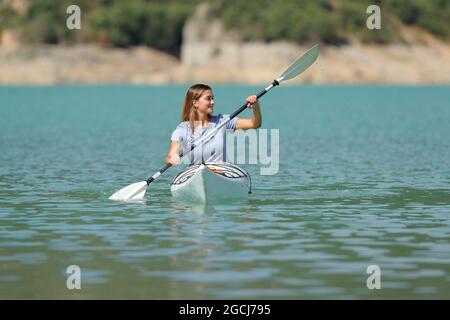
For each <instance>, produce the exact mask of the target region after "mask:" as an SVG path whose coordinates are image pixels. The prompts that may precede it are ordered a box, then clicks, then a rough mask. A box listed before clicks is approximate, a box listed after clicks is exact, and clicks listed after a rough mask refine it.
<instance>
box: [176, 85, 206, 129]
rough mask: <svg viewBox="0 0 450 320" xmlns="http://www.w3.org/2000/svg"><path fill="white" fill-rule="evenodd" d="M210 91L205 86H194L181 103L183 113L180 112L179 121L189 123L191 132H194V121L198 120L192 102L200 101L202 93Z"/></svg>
mask: <svg viewBox="0 0 450 320" xmlns="http://www.w3.org/2000/svg"><path fill="white" fill-rule="evenodd" d="M206 90H211V87H210V86H208V85H206V84H201V83H198V84H194V85H193V86H191V87H190V88H189V89H188V91H187V92H186V96H185V97H184V103H183V111H182V112H181V121H189V124H190V126H191V129H192V132H194V121H196V120H198V112H197V110H196V109H195V108H194V106H193V102H194V100H198V99H200V97H201V96H202V94H203V92H205V91H206Z"/></svg>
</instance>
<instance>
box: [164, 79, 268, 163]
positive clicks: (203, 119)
mask: <svg viewBox="0 0 450 320" xmlns="http://www.w3.org/2000/svg"><path fill="white" fill-rule="evenodd" d="M247 103H248V107H249V108H252V109H253V117H252V118H248V119H238V118H237V117H235V118H233V119H232V120H231V121H230V122H228V124H227V125H226V126H224V127H222V128H221V129H220V130H219V131H218V132H216V134H215V136H214V137H213V138H211V139H209V140H208V141H206V142H203V143H202V144H200V145H198V146H197V147H196V148H195V149H194V150H193V151H192V152H191V153H190V154H189V155H188V157H189V158H188V159H189V161H188V163H190V164H200V163H205V162H218V161H227V159H226V141H225V139H226V130H227V129H229V130H233V131H234V130H236V129H242V130H247V129H257V128H259V127H260V126H261V111H260V106H259V102H258V100H257V98H256V96H249V97H248V98H247ZM213 112H214V96H213V93H212V90H211V87H209V86H207V85H205V84H196V85H193V86H192V87H190V88H189V89H188V91H187V92H186V96H185V98H184V104H183V111H182V116H181V120H182V122H181V123H180V124H179V125H178V127H177V128H176V129H175V131H173V133H172V137H171V142H170V147H169V152H168V153H167V157H166V163H168V164H170V165H172V166H174V165H177V164H178V163H180V157H179V151H180V147H182V148H183V149H182V150H183V153H186V152H187V151H188V150H190V146H191V145H192V144H193V142H194V141H195V140H196V139H198V138H200V137H201V136H205V135H206V134H208V132H211V131H212V130H214V128H216V127H217V126H218V125H220V124H221V123H222V122H223V121H226V120H227V119H228V118H229V116H228V115H222V114H219V115H217V116H214V115H213Z"/></svg>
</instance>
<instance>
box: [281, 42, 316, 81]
mask: <svg viewBox="0 0 450 320" xmlns="http://www.w3.org/2000/svg"><path fill="white" fill-rule="evenodd" d="M318 56H319V45H318V44H316V45H315V46H314V47H312V48H311V49H309V50H308V51H306V52H305V53H304V54H302V55H301V56H300V57H298V58H297V60H295V62H294V63H293V64H291V65H290V66H289V67H288V68H287V69H286V70H285V71H284V72H283V74H282V75H281V76H280V77H279V78H278V79H277V80H278V81H279V82H281V81H284V80H289V79H292V78H294V77H296V76H298V75H299V74H300V73H302V72H303V71H305V70H306V69H308V68H309V66H311V65H312V64H313V63H314V61H316V59H317V57H318Z"/></svg>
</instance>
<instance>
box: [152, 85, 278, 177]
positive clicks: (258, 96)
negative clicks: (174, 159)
mask: <svg viewBox="0 0 450 320" xmlns="http://www.w3.org/2000/svg"><path fill="white" fill-rule="evenodd" d="M279 84H280V82H278V80H273V82H272V86H269V87H268V88H269V89H267V88H265V89H264V90H262V91H261V92H260V93H258V94H257V95H256V98H257V99H259V98H261V97H262V96H263V95H265V94H266V93H267V92H269V90H270V89H272V88H273V87H275V86H278V85H279ZM247 105H248V103H245V104H243V105H242V106H241V107H240V108H239V109H237V110H236V111H235V112H233V113H232V114H231V115H230V120H231V119H233V118H235V117H236V116H237V115H238V114H239V113H241V112H242V111H244V110H245V109H247ZM195 147H196V145H192V148H191V150H190V151H192V150H194V149H195ZM179 156H180V158H181V157H182V156H183V152H182V151H180V154H179ZM170 167H171V165H170V164H168V163H167V164H166V165H165V166H164V167H162V168H161V169H159V171H158V172H157V173H156V174H154V175H153V176H151V177H150V178H148V179H147V180H146V181H147V185H149V184H150V183H152V182H153V180H155V178H156V177H155V175H157V176H159V175H160V174H163V173H164V171H166V170H167V169H169V168H170Z"/></svg>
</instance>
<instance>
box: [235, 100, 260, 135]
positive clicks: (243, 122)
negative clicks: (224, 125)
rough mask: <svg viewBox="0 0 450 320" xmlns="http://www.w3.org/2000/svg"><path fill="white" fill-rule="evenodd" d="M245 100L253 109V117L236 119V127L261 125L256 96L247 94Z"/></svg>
mask: <svg viewBox="0 0 450 320" xmlns="http://www.w3.org/2000/svg"><path fill="white" fill-rule="evenodd" d="M247 102H248V103H249V104H250V105H251V108H252V109H253V117H252V118H250V119H238V120H237V121H236V129H242V130H247V129H258V128H259V127H261V122H262V119H261V109H260V107H259V101H258V99H257V98H256V96H249V97H248V98H247Z"/></svg>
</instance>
